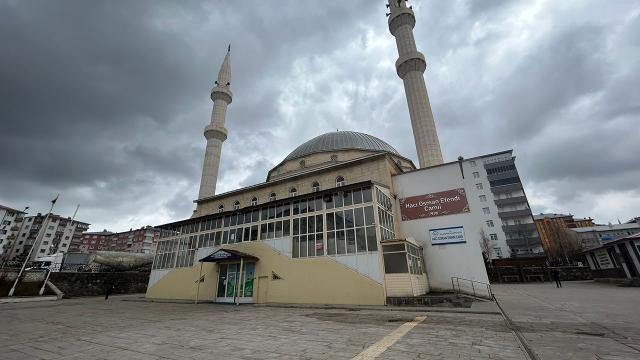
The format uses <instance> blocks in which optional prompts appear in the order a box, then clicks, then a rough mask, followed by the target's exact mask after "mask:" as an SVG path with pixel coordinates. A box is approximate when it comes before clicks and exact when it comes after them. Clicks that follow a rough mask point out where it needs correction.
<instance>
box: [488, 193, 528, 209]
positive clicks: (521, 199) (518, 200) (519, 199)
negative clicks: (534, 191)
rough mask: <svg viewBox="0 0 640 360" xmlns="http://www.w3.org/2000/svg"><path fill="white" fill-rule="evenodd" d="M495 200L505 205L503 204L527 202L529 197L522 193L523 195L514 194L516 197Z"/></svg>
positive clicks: (498, 203) (498, 204)
mask: <svg viewBox="0 0 640 360" xmlns="http://www.w3.org/2000/svg"><path fill="white" fill-rule="evenodd" d="M494 202H495V203H496V205H497V206H503V205H512V204H521V203H525V204H526V203H527V197H526V196H524V195H522V196H514V197H510V198H504V199H495V200H494Z"/></svg>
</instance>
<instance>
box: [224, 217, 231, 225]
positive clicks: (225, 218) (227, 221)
mask: <svg viewBox="0 0 640 360" xmlns="http://www.w3.org/2000/svg"><path fill="white" fill-rule="evenodd" d="M230 223H231V216H229V215H227V216H225V217H224V227H228V226H229V224H230Z"/></svg>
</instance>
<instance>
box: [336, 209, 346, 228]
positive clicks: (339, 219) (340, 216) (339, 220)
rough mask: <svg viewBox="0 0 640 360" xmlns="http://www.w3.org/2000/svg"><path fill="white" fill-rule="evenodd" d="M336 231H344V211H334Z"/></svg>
mask: <svg viewBox="0 0 640 360" xmlns="http://www.w3.org/2000/svg"><path fill="white" fill-rule="evenodd" d="M335 214H336V223H335V226H336V229H337V230H341V229H344V211H336V213H335Z"/></svg>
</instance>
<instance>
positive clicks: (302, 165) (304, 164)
mask: <svg viewBox="0 0 640 360" xmlns="http://www.w3.org/2000/svg"><path fill="white" fill-rule="evenodd" d="M305 166H307V163H306V162H305V161H304V160H300V169H304V167H305Z"/></svg>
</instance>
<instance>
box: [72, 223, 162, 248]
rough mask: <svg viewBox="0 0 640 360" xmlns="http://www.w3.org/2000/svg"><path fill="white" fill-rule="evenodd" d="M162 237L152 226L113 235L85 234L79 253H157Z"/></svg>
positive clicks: (110, 233)
mask: <svg viewBox="0 0 640 360" xmlns="http://www.w3.org/2000/svg"><path fill="white" fill-rule="evenodd" d="M159 237H160V230H159V229H155V228H153V227H152V226H145V227H142V228H140V229H130V230H129V231H124V232H119V233H113V232H111V231H107V230H103V231H100V232H88V233H85V234H83V236H82V240H81V242H80V246H79V251H80V252H84V253H92V252H96V251H123V252H133V253H143V254H150V253H151V254H153V253H155V246H156V242H157V241H158V238H159Z"/></svg>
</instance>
